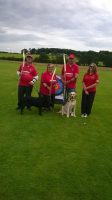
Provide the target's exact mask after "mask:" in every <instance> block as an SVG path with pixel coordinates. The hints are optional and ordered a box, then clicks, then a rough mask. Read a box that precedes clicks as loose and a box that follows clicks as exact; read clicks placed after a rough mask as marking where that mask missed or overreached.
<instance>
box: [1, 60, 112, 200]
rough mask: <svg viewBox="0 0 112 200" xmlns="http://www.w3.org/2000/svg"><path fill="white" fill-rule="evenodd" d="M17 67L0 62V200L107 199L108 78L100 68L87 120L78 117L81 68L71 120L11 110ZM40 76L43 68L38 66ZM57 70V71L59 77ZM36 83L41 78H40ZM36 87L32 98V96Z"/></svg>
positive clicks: (110, 159) (111, 144)
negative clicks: (97, 83) (74, 108)
mask: <svg viewBox="0 0 112 200" xmlns="http://www.w3.org/2000/svg"><path fill="white" fill-rule="evenodd" d="M19 64H20V63H18V62H6V61H0V200H20V199H21V200H111V199H112V74H111V71H110V70H102V69H99V74H100V84H99V86H98V89H97V94H96V98H95V102H94V106H93V111H92V114H91V116H90V117H88V118H87V119H82V118H81V117H80V102H81V91H82V86H81V81H82V77H83V74H84V72H85V70H86V68H81V69H80V75H79V79H78V82H77V110H76V115H77V117H76V118H72V117H71V118H69V119H67V118H66V117H65V116H64V117H62V116H60V115H59V114H57V113H56V112H57V111H58V110H59V108H60V106H59V105H56V106H55V111H54V112H48V113H47V112H44V113H43V116H42V117H40V116H38V114H37V110H36V108H33V109H32V111H31V112H29V111H27V110H25V112H24V115H23V116H21V115H20V113H19V112H18V111H16V110H15V108H16V104H17V85H18V78H17V75H16V70H17V68H18V66H19ZM36 67H37V70H38V72H39V75H41V73H42V72H43V71H44V70H45V68H46V64H37V63H36ZM60 71H61V66H58V67H57V73H58V74H60ZM39 81H40V80H39ZM37 89H39V83H37V84H36V86H35V88H34V91H33V95H34V96H36V95H37Z"/></svg>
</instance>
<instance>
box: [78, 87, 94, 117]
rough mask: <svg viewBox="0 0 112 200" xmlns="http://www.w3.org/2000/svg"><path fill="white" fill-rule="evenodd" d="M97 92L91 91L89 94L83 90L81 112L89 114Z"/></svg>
mask: <svg viewBox="0 0 112 200" xmlns="http://www.w3.org/2000/svg"><path fill="white" fill-rule="evenodd" d="M95 94H96V92H90V93H89V94H88V95H87V94H85V92H84V91H82V101H81V113H82V114H85V113H86V114H87V115H89V114H90V113H91V109H92V106H93V102H94V97H95Z"/></svg>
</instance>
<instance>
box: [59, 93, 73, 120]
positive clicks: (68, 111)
mask: <svg viewBox="0 0 112 200" xmlns="http://www.w3.org/2000/svg"><path fill="white" fill-rule="evenodd" d="M75 110H76V92H71V93H69V95H68V100H67V102H66V104H65V105H64V106H62V112H61V114H62V115H66V116H67V117H70V116H73V117H76V115H75Z"/></svg>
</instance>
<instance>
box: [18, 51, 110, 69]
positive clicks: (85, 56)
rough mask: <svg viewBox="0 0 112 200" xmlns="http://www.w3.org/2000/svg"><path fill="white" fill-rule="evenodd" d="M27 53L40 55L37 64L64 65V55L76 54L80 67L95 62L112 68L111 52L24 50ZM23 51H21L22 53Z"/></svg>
mask: <svg viewBox="0 0 112 200" xmlns="http://www.w3.org/2000/svg"><path fill="white" fill-rule="evenodd" d="M24 50H25V52H28V51H30V53H31V54H37V55H39V56H38V58H36V61H37V62H45V63H46V62H53V63H58V64H62V63H63V54H67V55H69V54H70V53H74V54H75V56H76V62H77V64H79V65H83V66H86V65H89V64H90V63H92V62H95V63H96V64H97V65H98V66H105V67H112V52H110V51H99V52H96V51H91V50H90V51H75V50H71V49H59V48H39V49H35V48H32V49H31V48H30V49H29V50H27V49H24ZM22 52H23V50H21V53H22Z"/></svg>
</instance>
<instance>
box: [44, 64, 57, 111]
mask: <svg viewBox="0 0 112 200" xmlns="http://www.w3.org/2000/svg"><path fill="white" fill-rule="evenodd" d="M56 83H57V78H56V74H55V73H54V65H53V64H51V63H49V64H48V65H47V70H46V71H45V72H44V73H43V74H42V76H41V84H40V95H41V96H44V99H45V102H46V107H48V109H49V110H50V108H51V107H54V99H55V86H56Z"/></svg>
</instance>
